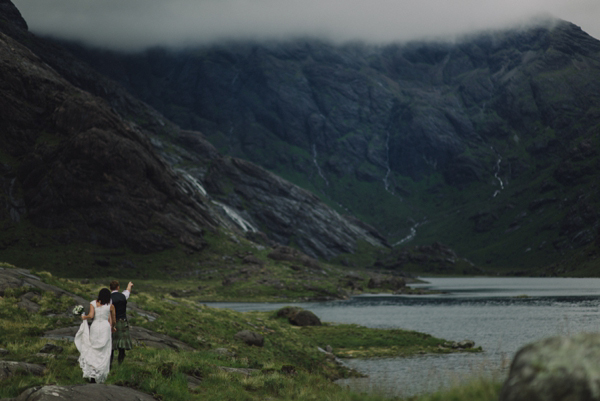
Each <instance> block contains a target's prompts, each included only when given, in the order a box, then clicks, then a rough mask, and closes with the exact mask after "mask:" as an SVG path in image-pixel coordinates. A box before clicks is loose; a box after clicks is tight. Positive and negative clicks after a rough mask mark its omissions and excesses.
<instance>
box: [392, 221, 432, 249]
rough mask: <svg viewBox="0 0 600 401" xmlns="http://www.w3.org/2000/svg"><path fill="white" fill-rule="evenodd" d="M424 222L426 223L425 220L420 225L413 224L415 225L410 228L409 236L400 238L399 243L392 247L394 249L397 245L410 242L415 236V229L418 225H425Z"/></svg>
mask: <svg viewBox="0 0 600 401" xmlns="http://www.w3.org/2000/svg"><path fill="white" fill-rule="evenodd" d="M426 222H427V220H423V221H422V222H420V223H415V225H414V226H412V227H411V228H410V234H408V235H407V236H406V237H404V238H402V239H401V240H400V241H398V242H396V243H395V244H393V245H392V247H396V246H398V245H402V244H404V243H406V242H409V241H412V240H413V239H414V238H415V237H416V236H417V228H418V227H419V226H420V225H422V224H425V223H426Z"/></svg>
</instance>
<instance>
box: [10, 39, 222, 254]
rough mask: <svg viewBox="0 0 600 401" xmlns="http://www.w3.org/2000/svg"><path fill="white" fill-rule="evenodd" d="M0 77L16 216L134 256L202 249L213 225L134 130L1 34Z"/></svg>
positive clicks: (67, 238)
mask: <svg viewBox="0 0 600 401" xmlns="http://www.w3.org/2000/svg"><path fill="white" fill-rule="evenodd" d="M0 70H1V71H2V73H3V86H2V88H0V89H1V92H2V96H1V97H0V119H1V120H2V125H3V136H2V153H3V158H7V157H9V158H11V160H14V161H18V162H13V163H10V164H8V165H7V164H5V165H4V166H3V170H4V171H5V175H4V177H6V178H5V179H4V182H6V179H8V180H10V182H11V185H12V186H13V187H14V189H13V190H12V191H11V192H10V193H9V194H6V193H4V194H2V195H3V196H2V197H3V198H5V197H7V196H8V199H9V200H10V198H11V197H12V198H17V199H18V201H17V202H16V203H17V204H22V205H24V209H25V210H26V212H25V216H19V218H22V217H27V219H29V220H30V221H31V222H33V223H34V224H35V225H36V226H38V227H40V228H44V229H48V230H55V231H56V232H57V234H56V240H58V241H59V242H61V243H65V244H68V243H73V242H76V241H81V240H84V241H87V242H91V243H94V244H98V245H102V246H105V247H109V248H112V247H121V246H123V245H127V246H129V247H130V248H131V249H133V250H135V251H138V252H141V253H147V252H154V251H158V250H164V249H168V248H172V247H174V246H176V245H177V244H178V243H179V244H182V245H184V246H186V247H188V248H189V249H191V250H194V251H198V250H201V249H202V248H203V247H204V241H203V239H202V237H203V232H204V230H206V229H214V228H215V227H216V222H215V220H214V219H213V218H212V217H211V215H210V212H209V210H208V209H209V207H208V206H207V205H206V202H205V200H203V199H202V198H201V197H200V196H195V197H194V196H192V195H191V194H190V193H189V191H188V184H186V182H185V180H184V179H183V178H182V177H181V176H179V175H177V174H176V173H175V172H174V171H173V170H172V169H171V168H170V167H169V166H168V165H167V164H166V163H165V162H164V161H163V160H162V159H161V158H160V157H158V156H157V155H156V153H155V152H154V150H153V148H152V145H151V144H150V141H149V140H148V139H147V137H146V136H145V135H144V134H143V133H142V132H141V131H140V130H139V129H136V128H134V127H132V126H131V125H130V124H129V123H128V122H126V121H124V120H122V119H121V118H120V117H119V116H118V115H117V114H115V113H114V111H113V110H112V109H111V108H110V107H109V106H108V105H107V104H106V102H105V101H103V100H101V99H99V98H96V97H94V96H92V95H90V94H89V93H86V92H83V91H81V90H80V89H77V88H75V87H73V86H72V85H71V84H70V83H69V82H68V81H66V80H65V79H64V78H63V77H61V76H59V75H58V74H57V73H56V72H55V71H54V70H52V69H51V68H50V67H49V66H48V65H47V64H46V63H44V62H43V61H42V60H40V59H39V58H38V57H37V56H36V55H34V54H33V53H32V52H31V51H30V50H29V49H27V48H25V47H24V46H22V45H21V44H20V43H18V42H16V41H15V40H14V39H12V38H10V37H8V36H6V35H4V34H0ZM24 93H26V94H27V96H26V99H25V98H24V97H23V96H24V95H23V94H24ZM11 177H12V178H11ZM10 203H11V204H13V205H14V203H15V202H13V201H10ZM13 210H14V208H13ZM17 211H18V209H17ZM11 216H13V219H12V223H13V224H15V223H17V221H15V220H18V219H15V218H14V217H16V216H14V212H11ZM59 231H60V233H59Z"/></svg>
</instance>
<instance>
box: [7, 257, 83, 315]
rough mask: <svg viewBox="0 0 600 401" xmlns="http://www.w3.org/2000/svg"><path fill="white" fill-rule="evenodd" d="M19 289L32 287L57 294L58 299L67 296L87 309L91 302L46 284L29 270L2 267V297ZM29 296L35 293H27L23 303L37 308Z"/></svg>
mask: <svg viewBox="0 0 600 401" xmlns="http://www.w3.org/2000/svg"><path fill="white" fill-rule="evenodd" d="M19 287H31V288H36V289H38V290H40V291H48V292H51V293H53V294H55V295H56V296H57V297H60V296H62V295H66V296H68V297H70V298H73V301H74V302H76V303H78V304H80V305H83V306H84V307H87V305H88V304H89V303H90V300H86V299H84V298H82V297H80V296H78V295H75V294H72V293H70V292H68V291H65V290H63V289H61V288H58V287H56V286H54V285H50V284H46V283H44V282H43V281H42V280H40V278H39V277H37V276H35V275H33V274H31V273H30V271H29V270H27V269H13V268H3V267H0V296H2V295H4V291H6V290H7V289H9V288H19ZM28 294H31V295H32V296H35V294H34V293H26V294H24V295H23V296H22V297H21V302H23V300H26V301H29V302H30V303H33V304H35V305H36V306H37V304H36V303H35V302H33V301H31V298H30V296H29V295H28ZM30 307H31V308H35V307H34V306H30Z"/></svg>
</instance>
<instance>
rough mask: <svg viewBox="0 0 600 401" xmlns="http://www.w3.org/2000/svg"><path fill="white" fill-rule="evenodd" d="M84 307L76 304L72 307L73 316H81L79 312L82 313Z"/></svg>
mask: <svg viewBox="0 0 600 401" xmlns="http://www.w3.org/2000/svg"><path fill="white" fill-rule="evenodd" d="M83 311H84V309H83V306H82V305H77V306H76V307H74V308H73V314H74V315H75V316H81V314H82V313H83Z"/></svg>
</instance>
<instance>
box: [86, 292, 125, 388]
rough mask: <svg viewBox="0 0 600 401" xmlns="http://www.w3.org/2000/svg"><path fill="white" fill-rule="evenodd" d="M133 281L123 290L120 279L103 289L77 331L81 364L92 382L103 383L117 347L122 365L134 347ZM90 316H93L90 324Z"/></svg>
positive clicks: (91, 303)
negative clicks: (130, 318)
mask: <svg viewBox="0 0 600 401" xmlns="http://www.w3.org/2000/svg"><path fill="white" fill-rule="evenodd" d="M131 287H133V283H132V282H130V283H129V284H128V285H127V289H126V290H125V291H123V292H119V291H120V286H119V282H118V281H116V280H115V281H111V283H110V290H109V289H108V288H103V289H101V290H100V293H99V294H98V298H97V299H96V300H94V301H92V302H90V313H89V314H87V315H81V318H82V319H83V323H81V326H80V327H79V330H78V331H77V334H75V346H76V347H77V350H78V351H79V353H80V354H81V355H80V357H79V366H81V369H82V370H83V377H84V378H89V379H90V381H91V382H92V383H103V382H104V381H105V380H106V377H107V376H108V372H109V371H110V367H111V365H112V360H113V355H114V351H115V350H117V349H118V350H119V356H118V361H119V365H120V364H121V363H122V362H123V360H124V359H125V350H130V349H131V348H132V347H131V337H130V336H129V323H128V322H127V300H128V299H129V296H130V295H131ZM88 319H93V320H94V321H93V323H92V325H91V326H90V325H88V323H87V321H86V320H88Z"/></svg>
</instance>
